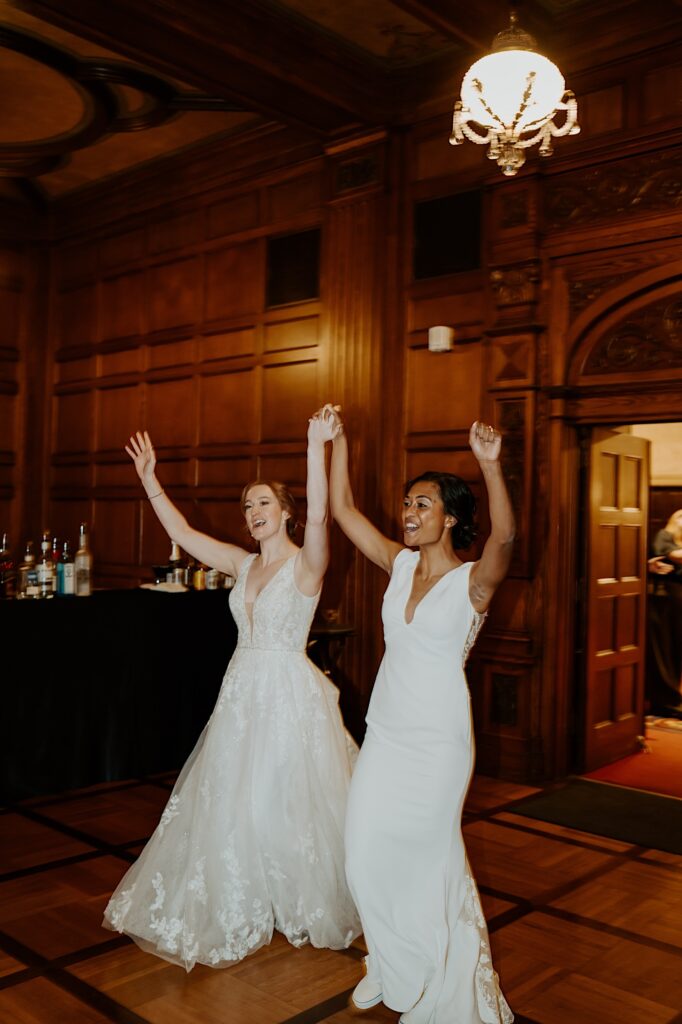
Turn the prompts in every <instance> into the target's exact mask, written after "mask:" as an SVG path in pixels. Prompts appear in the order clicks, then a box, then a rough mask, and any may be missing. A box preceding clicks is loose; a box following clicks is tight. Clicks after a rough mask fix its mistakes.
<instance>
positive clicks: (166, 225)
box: [147, 207, 205, 255]
mask: <svg viewBox="0 0 682 1024" xmlns="http://www.w3.org/2000/svg"><path fill="white" fill-rule="evenodd" d="M204 218H205V211H204V209H203V208H199V209H197V208H196V207H195V208H193V209H188V210H184V211H182V212H180V213H175V214H173V213H169V212H166V215H165V216H164V217H163V218H162V219H155V220H153V221H152V222H151V223H150V224H149V227H148V230H147V246H148V250H149V252H150V254H152V255H158V254H159V253H164V252H171V251H176V250H178V249H184V248H185V247H186V246H192V245H196V244H198V243H200V242H202V241H203V238H204V234H205V227H204Z"/></svg>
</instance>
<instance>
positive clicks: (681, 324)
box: [567, 264, 682, 384]
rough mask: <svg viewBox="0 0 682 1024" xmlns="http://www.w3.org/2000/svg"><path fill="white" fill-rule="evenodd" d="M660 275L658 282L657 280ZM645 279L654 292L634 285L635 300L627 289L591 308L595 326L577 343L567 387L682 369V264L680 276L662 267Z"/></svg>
mask: <svg viewBox="0 0 682 1024" xmlns="http://www.w3.org/2000/svg"><path fill="white" fill-rule="evenodd" d="M656 274H657V275H658V277H659V280H658V282H656V281H652V280H651V279H652V277H654V275H656ZM661 278H663V280H661ZM645 279H646V280H647V283H648V287H647V288H642V289H641V290H638V289H636V288H635V287H633V285H634V283H635V282H632V281H631V282H629V284H630V295H631V297H630V298H629V300H627V299H626V300H624V299H623V298H622V296H621V294H620V293H621V291H622V289H621V288H619V289H613V290H612V291H611V292H608V293H606V295H603V296H601V297H600V299H599V301H598V302H597V303H595V304H594V307H591V309H592V313H593V315H592V318H591V323H590V324H589V326H587V327H586V329H585V330H584V331H583V332H582V333H581V335H579V336H578V338H577V339H576V342H575V345H574V348H573V354H572V356H571V358H570V359H569V362H568V372H567V383H569V384H578V383H583V382H585V383H587V382H590V383H600V382H606V381H607V380H608V379H609V378H614V379H621V380H622V379H623V378H624V375H625V377H626V379H627V378H628V377H629V378H630V379H632V380H633V381H634V380H636V379H637V377H638V376H639V375H641V374H647V375H652V376H654V377H657V378H659V379H660V378H661V377H665V375H666V373H667V372H668V371H670V370H679V369H680V368H682V264H678V265H677V268H676V271H675V272H673V268H672V267H668V268H662V267H659V268H656V271H649V272H648V273H647V274H643V275H641V277H640V278H639V279H636V280H638V281H639V282H640V283H641V284H643V283H644V280H645ZM609 299H610V303H609ZM585 312H586V314H588V315H589V313H590V309H588V310H586V311H585ZM580 319H581V320H582V319H583V317H581V318H580Z"/></svg>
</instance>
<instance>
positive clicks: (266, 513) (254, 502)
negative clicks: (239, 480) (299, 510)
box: [242, 484, 289, 542]
mask: <svg viewBox="0 0 682 1024" xmlns="http://www.w3.org/2000/svg"><path fill="white" fill-rule="evenodd" d="M242 508H243V510H244V518H245V519H246V525H247V527H248V530H249V533H250V534H251V536H252V537H253V538H254V540H257V541H259V542H262V541H264V540H265V539H266V538H267V537H273V536H275V535H276V534H277V533H278V532H279V531H280V530H282V529H284V528H285V524H286V521H287V519H288V518H289V513H288V512H285V511H284V509H283V508H282V506H281V505H280V503H279V501H278V500H277V498H276V497H275V494H274V492H273V490H272V488H271V487H269V486H268V485H267V484H256V485H255V486H254V487H251V488H250V489H249V490H248V491H247V494H246V497H245V498H244V502H243V506H242Z"/></svg>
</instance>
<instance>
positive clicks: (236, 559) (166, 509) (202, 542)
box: [125, 430, 248, 576]
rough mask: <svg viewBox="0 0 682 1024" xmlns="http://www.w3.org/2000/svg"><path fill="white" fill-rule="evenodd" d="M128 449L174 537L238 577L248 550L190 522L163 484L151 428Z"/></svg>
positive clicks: (151, 500) (194, 554)
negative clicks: (158, 475) (227, 542)
mask: <svg viewBox="0 0 682 1024" xmlns="http://www.w3.org/2000/svg"><path fill="white" fill-rule="evenodd" d="M125 450H126V451H127V453H128V455H129V456H130V458H131V459H132V460H133V462H134V464H135V469H136V471H137V475H138V476H139V478H140V481H141V482H142V486H143V487H144V489H145V491H146V493H147V497H148V498H149V503H150V505H151V506H152V508H153V509H154V512H155V513H156V517H157V519H158V520H159V522H160V523H161V525H162V526H163V528H164V530H165V531H166V533H167V534H168V536H169V537H170V539H171V540H173V541H175V542H176V544H179V545H180V547H181V548H182V549H183V551H186V552H187V553H188V554H189V555H192V557H193V558H196V559H197V561H199V562H203V563H204V565H209V566H211V567H212V568H213V569H219V570H220V571H221V572H224V573H227V574H228V576H237V575H238V573H239V569H240V566H241V564H242V562H243V561H244V559H245V558H246V556H247V554H248V552H247V551H245V550H244V548H240V547H238V546H237V545H236V544H226V543H224V542H223V541H219V540H216V539H215V538H214V537H209V536H208V535H207V534H205V533H200V532H199V530H195V529H193V528H192V527H191V526H190V525H189V523H188V522H187V520H186V519H185V517H184V516H183V514H182V512H180V510H179V509H178V508H176V507H175V505H174V504H173V502H172V501H171V500H170V498H169V497H168V495H167V494H166V492H165V491H164V489H163V487H162V486H161V484H160V483H159V479H158V477H157V476H156V473H155V469H156V454H155V452H154V447H153V445H152V442H151V440H150V437H149V434H148V433H147V431H146V430H145V431H144V433H143V434H141V433H140V432H139V431H138V432H137V433H136V434H135V436H134V437H131V438H130V446H128V445H126V446H125Z"/></svg>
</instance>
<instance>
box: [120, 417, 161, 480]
mask: <svg viewBox="0 0 682 1024" xmlns="http://www.w3.org/2000/svg"><path fill="white" fill-rule="evenodd" d="M125 450H126V451H127V453H128V455H129V456H130V458H131V459H132V460H133V462H134V463H135V469H136V471H137V475H138V476H139V478H140V480H141V481H142V485H143V486H144V487H148V486H149V485H150V484H152V483H153V482H154V470H155V468H156V455H155V454H154V448H153V446H152V442H151V438H150V437H149V434H148V433H147V431H146V430H145V431H144V433H143V434H141V433H140V432H139V430H138V431H137V433H136V434H135V436H134V437H131V438H130V447H128V445H126V446H125Z"/></svg>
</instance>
